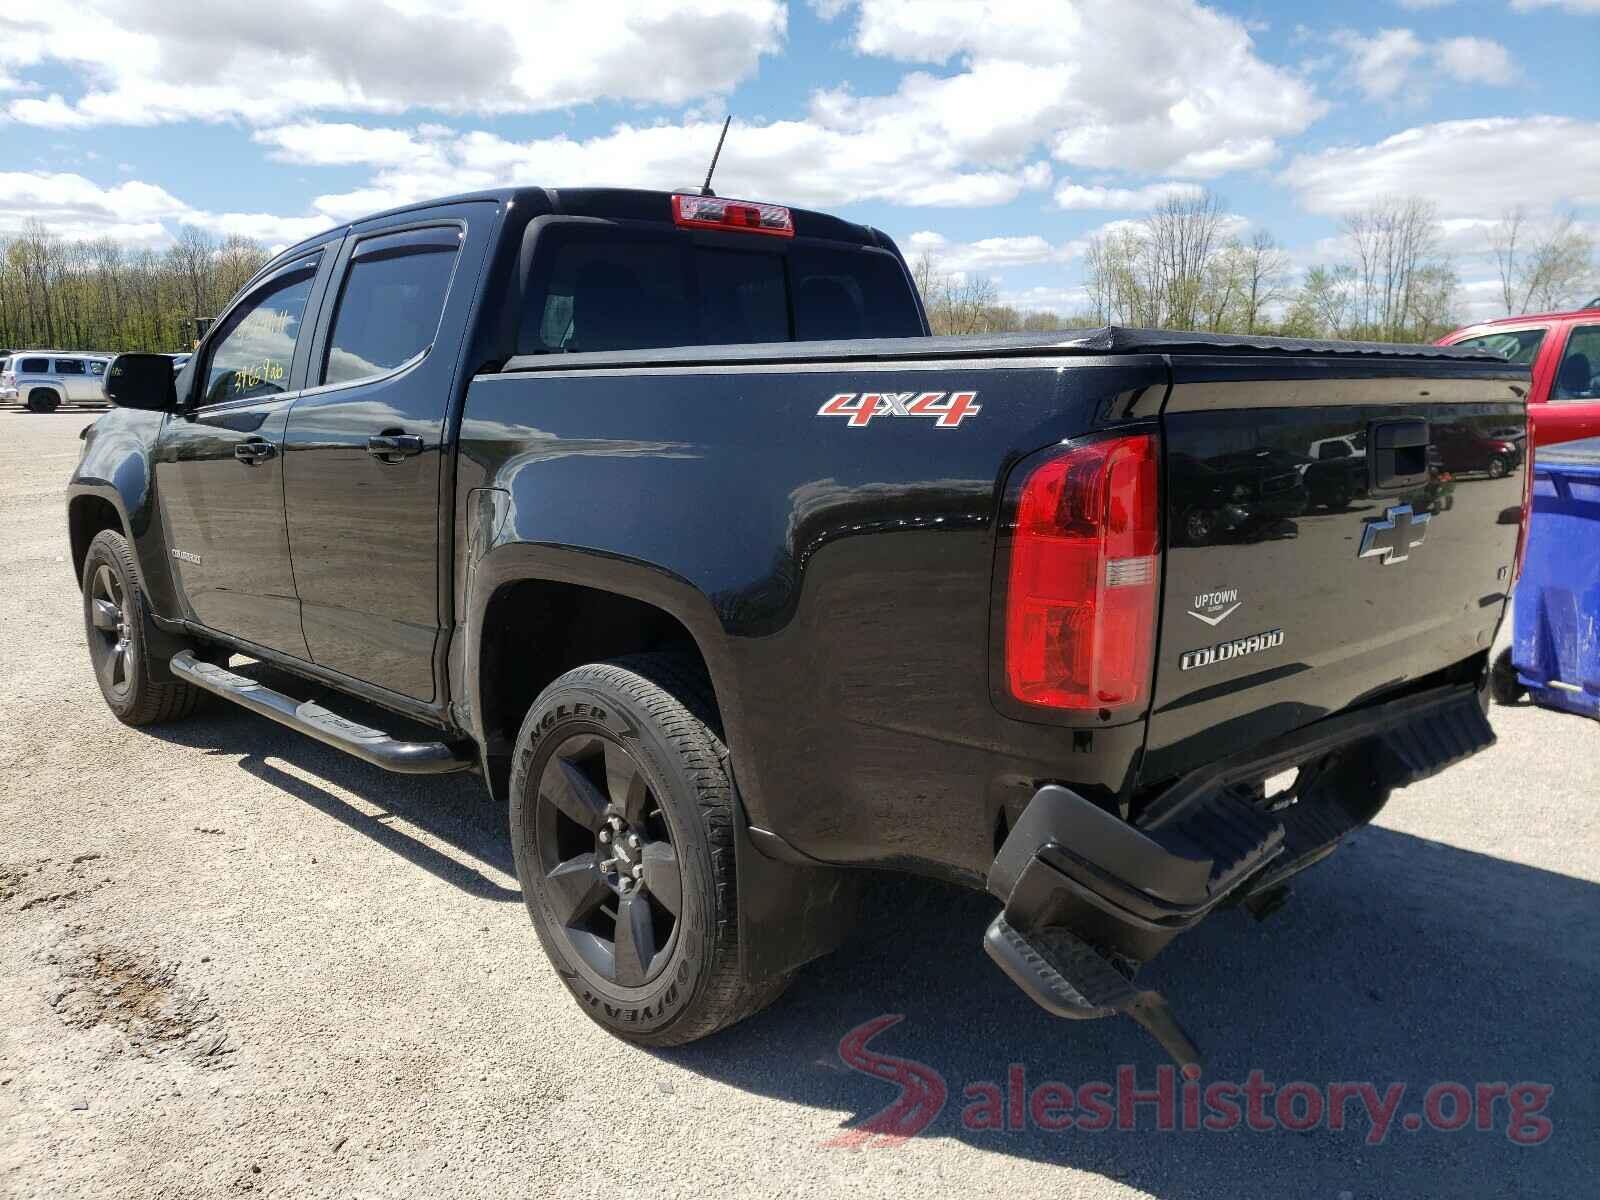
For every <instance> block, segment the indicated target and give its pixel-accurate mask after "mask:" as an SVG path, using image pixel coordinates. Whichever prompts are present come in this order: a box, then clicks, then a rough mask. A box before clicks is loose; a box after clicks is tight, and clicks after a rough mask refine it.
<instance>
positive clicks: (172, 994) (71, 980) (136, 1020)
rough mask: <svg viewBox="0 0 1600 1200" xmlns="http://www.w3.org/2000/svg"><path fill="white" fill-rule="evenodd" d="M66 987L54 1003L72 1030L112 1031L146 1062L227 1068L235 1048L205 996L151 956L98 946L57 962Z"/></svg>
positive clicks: (172, 967) (58, 1012)
mask: <svg viewBox="0 0 1600 1200" xmlns="http://www.w3.org/2000/svg"><path fill="white" fill-rule="evenodd" d="M57 965H58V966H60V967H61V968H62V975H63V977H64V982H65V984H66V986H65V987H63V988H62V989H61V991H59V992H58V993H57V994H56V995H55V996H54V997H53V998H52V999H51V1001H50V1006H51V1007H52V1008H54V1009H55V1011H56V1014H57V1015H58V1016H60V1018H61V1019H62V1021H63V1022H65V1023H66V1024H67V1025H68V1026H69V1027H70V1028H73V1029H93V1028H95V1027H96V1026H101V1025H104V1026H109V1027H111V1028H112V1029H115V1030H116V1031H117V1032H119V1033H120V1034H122V1036H123V1037H124V1038H125V1039H126V1041H127V1045H128V1048H129V1049H130V1050H131V1051H133V1052H134V1053H135V1054H139V1055H142V1056H143V1057H145V1058H160V1057H163V1056H165V1055H168V1054H172V1053H181V1054H183V1055H185V1056H186V1057H188V1058H190V1059H192V1060H193V1061H194V1062H195V1063H196V1065H198V1066H202V1067H212V1068H220V1067H225V1066H227V1065H228V1063H227V1059H228V1056H229V1055H231V1054H233V1052H234V1047H232V1046H231V1045H230V1044H229V1038H228V1032H227V1030H225V1029H223V1028H222V1023H221V1020H220V1019H219V1017H218V1016H217V1012H216V1009H214V1008H213V1007H212V1006H211V1003H210V1002H209V1001H208V1000H207V998H206V995H205V993H204V992H201V991H199V990H197V989H195V988H191V987H187V986H185V985H184V984H182V983H180V982H179V980H178V968H177V965H176V964H173V963H163V962H161V961H160V960H159V959H157V958H155V957H154V956H152V955H149V954H145V953H142V952H140V951H135V950H127V949H124V948H122V947H119V946H112V945H99V946H95V947H93V948H91V949H89V950H86V951H85V952H84V953H83V954H82V955H81V956H80V957H78V958H75V959H70V960H64V961H58V962H57Z"/></svg>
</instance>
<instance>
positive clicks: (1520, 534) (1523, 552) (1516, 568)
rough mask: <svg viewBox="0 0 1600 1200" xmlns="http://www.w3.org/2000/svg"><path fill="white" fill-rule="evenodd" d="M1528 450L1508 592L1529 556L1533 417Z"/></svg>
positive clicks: (1520, 573) (1524, 458)
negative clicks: (1518, 526)
mask: <svg viewBox="0 0 1600 1200" xmlns="http://www.w3.org/2000/svg"><path fill="white" fill-rule="evenodd" d="M1527 445H1528V449H1527V452H1526V453H1525V454H1524V455H1523V458H1522V525H1521V527H1520V528H1519V529H1518V530H1517V556H1516V558H1514V559H1513V560H1512V563H1511V581H1510V582H1509V583H1508V584H1506V591H1507V592H1509V591H1511V589H1512V588H1514V587H1516V586H1517V580H1519V579H1521V578H1522V560H1523V559H1524V558H1526V557H1527V555H1528V526H1529V525H1530V524H1531V523H1532V521H1533V415H1532V414H1531V413H1530V414H1529V416H1528V442H1527Z"/></svg>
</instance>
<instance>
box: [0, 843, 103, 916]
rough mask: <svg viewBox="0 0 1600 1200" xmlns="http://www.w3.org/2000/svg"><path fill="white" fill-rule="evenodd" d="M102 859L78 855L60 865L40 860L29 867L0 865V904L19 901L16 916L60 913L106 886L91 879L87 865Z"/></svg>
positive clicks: (90, 854)
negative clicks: (38, 910) (35, 911)
mask: <svg viewBox="0 0 1600 1200" xmlns="http://www.w3.org/2000/svg"><path fill="white" fill-rule="evenodd" d="M102 858H104V855H102V854H99V853H88V854H80V855H78V856H77V857H76V858H74V859H73V860H72V861H71V862H70V863H67V864H65V865H60V864H57V863H56V862H55V860H53V859H49V858H41V859H38V860H37V861H35V862H31V863H0V904H6V903H8V902H9V901H12V900H16V899H18V898H20V899H21V901H22V902H21V903H20V904H18V905H17V906H16V911H17V912H29V911H31V910H33V909H36V908H48V909H49V910H50V911H52V912H60V911H61V910H62V909H64V908H66V906H67V905H68V904H70V903H72V901H74V900H77V899H79V898H80V897H82V896H84V895H87V894H88V893H89V892H93V891H97V890H98V889H99V888H101V887H103V886H104V885H105V883H106V882H107V881H106V880H105V879H104V878H101V879H93V878H91V877H90V875H89V872H90V871H93V870H95V869H96V868H94V867H93V866H92V865H91V864H93V863H96V862H99V861H100V860H101V859H102Z"/></svg>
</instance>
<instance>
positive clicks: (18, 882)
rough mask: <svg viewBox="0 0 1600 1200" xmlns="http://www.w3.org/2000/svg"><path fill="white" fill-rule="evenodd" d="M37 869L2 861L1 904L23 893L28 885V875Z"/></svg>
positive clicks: (0, 872)
mask: <svg viewBox="0 0 1600 1200" xmlns="http://www.w3.org/2000/svg"><path fill="white" fill-rule="evenodd" d="M35 870H36V868H34V867H24V866H19V865H16V864H14V863H0V904H4V903H5V902H6V901H8V900H11V899H13V898H14V897H16V896H19V895H21V893H22V891H23V888H24V887H25V886H26V885H27V881H28V876H29V875H31V874H33V872H34V871H35Z"/></svg>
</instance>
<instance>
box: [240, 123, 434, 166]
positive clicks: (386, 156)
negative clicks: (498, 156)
mask: <svg viewBox="0 0 1600 1200" xmlns="http://www.w3.org/2000/svg"><path fill="white" fill-rule="evenodd" d="M436 130H437V127H430V132H434V133H435V136H437V133H436ZM444 133H445V134H447V135H448V134H449V133H450V130H448V129H446V130H445V131H444ZM251 136H252V138H253V139H254V140H255V141H257V142H260V143H261V144H262V145H265V146H270V147H272V148H273V149H272V151H271V154H270V157H272V158H275V159H277V160H278V161H280V162H295V163H305V164H307V165H310V166H318V167H330V166H350V165H357V164H366V165H369V166H382V165H384V164H386V163H394V162H401V161H412V160H415V159H416V158H418V157H422V156H425V155H431V154H432V153H433V150H432V147H430V146H428V145H426V144H425V143H424V141H423V140H422V139H423V138H424V137H426V136H427V135H426V134H424V133H423V131H422V130H420V129H419V130H417V131H416V132H412V131H410V130H405V129H374V128H369V127H367V126H364V125H352V124H349V123H344V122H341V123H331V122H330V123H324V122H314V121H306V122H302V123H300V124H297V125H279V126H277V127H275V128H272V129H258V130H256V132H255V133H254V134H252V135H251Z"/></svg>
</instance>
